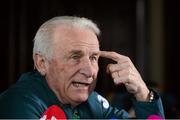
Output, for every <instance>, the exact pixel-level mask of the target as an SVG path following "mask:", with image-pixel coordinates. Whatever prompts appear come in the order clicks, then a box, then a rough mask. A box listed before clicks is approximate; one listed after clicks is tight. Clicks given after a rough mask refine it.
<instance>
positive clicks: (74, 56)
mask: <svg viewBox="0 0 180 120" xmlns="http://www.w3.org/2000/svg"><path fill="white" fill-rule="evenodd" d="M71 58H72V59H74V60H77V59H79V58H80V56H79V55H72V56H71Z"/></svg>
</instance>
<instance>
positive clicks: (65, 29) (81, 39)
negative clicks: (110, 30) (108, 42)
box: [53, 25, 99, 49]
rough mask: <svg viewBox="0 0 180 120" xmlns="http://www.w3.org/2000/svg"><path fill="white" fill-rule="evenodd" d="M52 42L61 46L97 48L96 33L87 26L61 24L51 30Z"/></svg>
mask: <svg viewBox="0 0 180 120" xmlns="http://www.w3.org/2000/svg"><path fill="white" fill-rule="evenodd" d="M53 33H54V34H53V42H54V44H55V45H60V46H61V47H68V46H74V47H81V46H87V47H91V48H93V49H96V48H97V49H99V41H98V38H97V36H96V34H95V33H94V32H93V31H92V30H90V29H87V28H82V27H74V26H69V25H61V26H58V27H56V28H55V30H54V32H53Z"/></svg>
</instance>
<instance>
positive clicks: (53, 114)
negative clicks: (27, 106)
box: [40, 105, 67, 120]
mask: <svg viewBox="0 0 180 120" xmlns="http://www.w3.org/2000/svg"><path fill="white" fill-rule="evenodd" d="M47 119H48V120H57V119H63V120H64V119H67V118H66V114H65V113H64V111H63V110H62V109H61V108H60V107H58V106H57V105H52V106H50V107H48V109H47V110H46V111H45V112H44V113H43V115H42V117H41V118H40V120H47Z"/></svg>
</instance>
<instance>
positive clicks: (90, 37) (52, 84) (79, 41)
mask: <svg viewBox="0 0 180 120" xmlns="http://www.w3.org/2000/svg"><path fill="white" fill-rule="evenodd" d="M99 33H100V30H99V28H98V27H97V26H96V24H95V23H93V22H92V21H91V20H89V19H86V18H80V17H73V16H61V17H55V18H52V19H51V20H49V21H47V22H45V23H44V24H43V25H42V26H41V27H40V28H39V30H38V32H37V34H36V36H35V39H34V49H33V60H34V64H35V68H36V70H34V71H32V72H29V73H25V74H23V75H22V76H21V78H20V79H19V81H18V82H17V83H16V84H15V85H14V86H12V87H11V88H9V89H8V90H7V91H5V92H4V93H2V94H1V96H0V118H33V119H39V118H41V119H61V118H63V119H66V118H67V119H71V118H104V119H106V118H109V119H111V118H129V115H128V113H127V112H126V111H125V110H118V109H116V108H113V107H111V106H110V105H109V103H108V101H107V100H106V99H105V98H104V97H102V96H101V95H99V94H98V93H97V92H95V91H94V88H95V86H96V78H97V74H98V69H99V67H98V58H99V57H105V58H108V59H112V60H114V61H115V62H117V63H116V64H109V65H108V66H107V72H108V73H110V74H111V76H112V78H113V80H114V83H115V84H117V85H118V84H124V85H125V87H126V89H127V91H128V92H129V93H132V94H133V95H134V98H132V100H133V104H134V109H135V113H136V117H137V118H148V117H151V116H155V117H160V118H163V117H164V113H163V108H162V103H161V99H160V97H159V95H158V94H157V93H156V92H155V91H152V90H149V89H148V88H147V86H146V85H145V83H144V81H143V80H142V78H141V76H140V74H139V73H138V71H137V70H136V68H135V67H134V65H133V63H132V62H131V60H130V59H129V58H128V57H126V56H123V55H120V54H118V53H116V52H108V51H100V49H99V42H98V38H97V36H98V35H99Z"/></svg>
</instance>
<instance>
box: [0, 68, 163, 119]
mask: <svg viewBox="0 0 180 120" xmlns="http://www.w3.org/2000/svg"><path fill="white" fill-rule="evenodd" d="M154 93H155V100H154V101H153V102H137V101H136V100H135V99H132V100H133V105H134V109H135V113H136V117H137V118H147V117H148V116H149V115H154V114H155V115H160V116H162V117H164V112H163V107H162V103H161V99H160V97H159V95H158V94H157V93H156V92H154ZM52 105H56V106H58V107H60V108H61V109H62V110H63V111H64V112H65V114H66V117H67V118H68V119H70V118H74V116H73V114H77V118H86V119H88V118H97V119H98V118H101V119H106V118H108V119H116V118H118V119H120V118H128V113H127V112H126V111H125V110H118V109H116V108H114V107H111V106H110V105H109V103H108V101H107V100H106V99H105V98H103V97H102V96H101V95H99V94H98V93H97V92H95V91H94V92H92V93H91V95H90V96H89V98H88V100H87V101H86V102H84V103H82V104H80V105H78V106H77V107H76V108H73V109H72V108H71V107H70V105H63V104H61V102H60V101H59V100H58V99H57V97H56V96H55V94H54V93H53V92H52V90H51V89H50V88H49V87H48V84H47V83H46V80H45V78H44V77H43V76H41V75H40V74H39V73H38V72H37V71H33V72H29V73H25V74H23V75H22V76H21V78H20V79H19V81H18V82H17V83H16V84H15V85H13V86H12V87H10V88H9V89H8V90H6V91H5V92H3V93H2V94H1V95H0V119H2V118H8V119H10V118H16V119H17V118H24V119H25V118H31V119H39V118H42V117H43V113H44V112H45V111H46V110H47V109H48V108H49V107H50V106H52Z"/></svg>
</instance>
